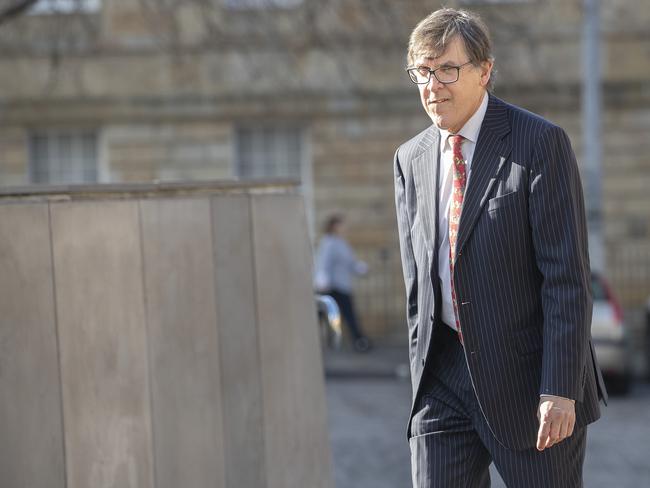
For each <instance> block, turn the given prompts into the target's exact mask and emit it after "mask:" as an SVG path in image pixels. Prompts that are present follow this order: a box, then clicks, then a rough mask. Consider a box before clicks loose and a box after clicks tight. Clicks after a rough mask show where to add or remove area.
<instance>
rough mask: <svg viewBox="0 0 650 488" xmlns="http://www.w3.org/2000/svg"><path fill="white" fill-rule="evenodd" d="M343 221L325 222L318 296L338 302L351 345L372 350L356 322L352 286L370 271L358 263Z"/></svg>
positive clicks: (337, 218) (337, 216) (338, 217)
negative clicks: (321, 295)
mask: <svg viewBox="0 0 650 488" xmlns="http://www.w3.org/2000/svg"><path fill="white" fill-rule="evenodd" d="M344 230H345V227H344V219H343V216H342V215H340V214H335V215H332V216H330V217H329V218H328V219H327V221H326V222H325V228H324V235H323V237H322V239H321V241H320V244H319V246H318V251H317V253H316V270H315V275H314V276H315V283H314V284H315V287H316V290H317V291H318V292H319V293H323V294H325V295H330V296H331V297H332V298H334V300H336V303H337V305H338V306H339V309H340V311H341V316H342V317H343V319H344V321H345V323H346V324H347V326H348V330H349V331H350V334H351V335H352V341H353V342H352V345H353V347H354V349H355V350H356V351H358V352H366V351H368V350H369V349H370V341H369V340H368V338H367V337H366V336H365V334H364V333H363V332H362V330H361V326H360V325H359V321H358V320H357V315H356V311H355V309H354V301H353V297H352V283H353V279H354V276H355V275H364V274H366V273H367V272H368V265H367V264H366V263H364V262H363V261H360V260H358V259H357V258H356V257H355V255H354V251H352V248H351V247H350V245H349V244H348V243H347V241H346V240H345V239H344V238H343V234H344Z"/></svg>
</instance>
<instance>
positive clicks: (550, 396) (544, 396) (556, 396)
mask: <svg viewBox="0 0 650 488" xmlns="http://www.w3.org/2000/svg"><path fill="white" fill-rule="evenodd" d="M539 397H540V398H542V399H543V398H562V399H563V400H569V401H570V402H573V403H575V402H576V401H575V400H573V399H571V398H566V397H563V396H559V395H549V394H548V393H542V394H541V395H540V396H539Z"/></svg>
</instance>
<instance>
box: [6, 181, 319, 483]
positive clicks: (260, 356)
mask: <svg viewBox="0 0 650 488" xmlns="http://www.w3.org/2000/svg"><path fill="white" fill-rule="evenodd" d="M205 193H206V192H205V190H203V191H202V192H199V193H197V194H196V195H189V196H188V195H185V196H182V197H179V196H170V195H169V194H166V195H165V196H164V198H163V197H162V196H161V197H158V198H157V197H156V195H155V192H154V194H151V193H150V192H140V193H136V194H135V195H130V196H128V197H125V196H124V195H122V196H120V198H115V195H113V196H112V197H106V196H105V195H104V196H99V197H96V198H92V197H91V196H89V195H88V194H87V193H85V194H84V197H83V200H84V201H75V200H76V199H75V198H74V197H73V198H72V201H66V202H60V201H55V200H54V199H51V198H48V196H47V195H39V196H38V197H36V198H37V199H41V200H43V201H42V202H41V203H22V202H16V201H11V202H10V203H11V204H10V205H9V204H7V205H3V204H2V203H3V202H0V305H1V306H2V310H3V314H2V317H1V318H0V320H1V321H2V327H0V387H1V388H0V415H2V417H1V418H3V419H5V418H6V419H8V420H9V422H7V423H5V422H2V423H0V479H1V480H2V482H1V485H2V487H3V488H4V487H7V488H14V487H15V488H18V487H21V488H22V487H25V486H30V487H34V488H40V487H44V488H45V487H47V488H87V487H93V488H118V487H119V488H127V487H133V488H147V487H150V488H175V487H179V486H187V487H193V488H194V487H196V488H201V487H206V488H208V487H210V488H214V487H224V488H240V487H245V488H294V487H295V488H304V487H309V488H329V487H331V476H330V454H329V442H328V436H327V426H326V404H325V395H324V381H323V373H322V360H321V356H320V347H319V344H318V335H317V327H316V318H315V310H314V304H313V296H312V292H311V262H312V260H311V254H310V253H311V251H310V246H309V240H308V236H307V230H306V219H305V215H304V208H303V203H302V199H301V198H300V197H298V196H295V195H291V194H273V195H269V194H266V195H265V194H254V193H248V192H240V193H239V194H233V193H228V192H226V193H228V194H221V195H214V194H212V195H206V194H205ZM87 200H90V201H87Z"/></svg>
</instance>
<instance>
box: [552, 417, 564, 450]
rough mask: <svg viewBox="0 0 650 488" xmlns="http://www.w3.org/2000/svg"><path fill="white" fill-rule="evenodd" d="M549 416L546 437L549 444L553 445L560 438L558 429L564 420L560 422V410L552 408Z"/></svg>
mask: <svg viewBox="0 0 650 488" xmlns="http://www.w3.org/2000/svg"><path fill="white" fill-rule="evenodd" d="M549 417H550V422H551V428H550V429H549V432H548V437H549V439H550V440H551V445H553V444H555V443H556V442H558V441H559V440H560V439H561V437H560V430H561V428H562V424H563V423H564V422H562V417H563V416H562V413H561V412H557V411H553V410H552V411H551V415H549ZM549 447H550V446H549Z"/></svg>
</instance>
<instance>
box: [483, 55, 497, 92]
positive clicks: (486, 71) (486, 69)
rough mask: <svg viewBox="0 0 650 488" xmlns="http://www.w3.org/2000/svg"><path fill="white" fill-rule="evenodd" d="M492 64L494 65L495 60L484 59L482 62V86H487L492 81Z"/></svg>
mask: <svg viewBox="0 0 650 488" xmlns="http://www.w3.org/2000/svg"><path fill="white" fill-rule="evenodd" d="M492 66H494V61H492V60H489V61H483V62H482V63H481V86H487V85H488V83H489V82H490V76H491V75H492Z"/></svg>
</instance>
